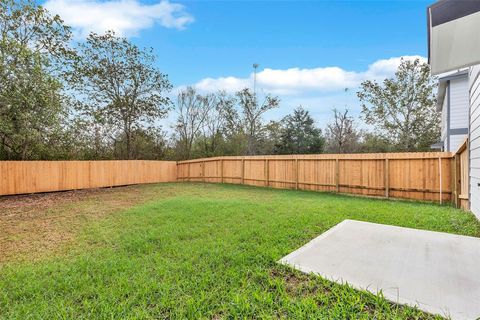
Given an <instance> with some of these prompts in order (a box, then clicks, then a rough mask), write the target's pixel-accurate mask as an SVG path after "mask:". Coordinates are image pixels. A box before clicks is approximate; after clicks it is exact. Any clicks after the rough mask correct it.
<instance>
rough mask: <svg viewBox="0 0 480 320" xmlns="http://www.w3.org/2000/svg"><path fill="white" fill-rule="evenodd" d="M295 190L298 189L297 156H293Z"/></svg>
mask: <svg viewBox="0 0 480 320" xmlns="http://www.w3.org/2000/svg"><path fill="white" fill-rule="evenodd" d="M295 190H298V158H295Z"/></svg>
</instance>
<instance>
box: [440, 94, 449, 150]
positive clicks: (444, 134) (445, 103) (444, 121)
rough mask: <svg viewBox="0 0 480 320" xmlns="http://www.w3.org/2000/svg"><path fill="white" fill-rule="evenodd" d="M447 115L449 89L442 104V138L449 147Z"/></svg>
mask: <svg viewBox="0 0 480 320" xmlns="http://www.w3.org/2000/svg"><path fill="white" fill-rule="evenodd" d="M447 116H448V90H447V92H446V93H445V99H443V105H442V135H441V140H442V141H443V144H444V146H445V147H447V143H446V139H447V129H448V126H447Z"/></svg>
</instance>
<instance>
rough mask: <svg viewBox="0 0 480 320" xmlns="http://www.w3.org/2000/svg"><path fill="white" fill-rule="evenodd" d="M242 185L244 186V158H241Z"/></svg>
mask: <svg viewBox="0 0 480 320" xmlns="http://www.w3.org/2000/svg"><path fill="white" fill-rule="evenodd" d="M242 184H245V158H242Z"/></svg>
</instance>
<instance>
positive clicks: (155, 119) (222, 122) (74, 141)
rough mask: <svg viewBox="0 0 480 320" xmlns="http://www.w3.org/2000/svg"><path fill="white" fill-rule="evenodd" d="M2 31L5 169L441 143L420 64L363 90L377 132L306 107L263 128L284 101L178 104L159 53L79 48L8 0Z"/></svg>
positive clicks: (47, 18) (29, 3)
mask: <svg viewBox="0 0 480 320" xmlns="http://www.w3.org/2000/svg"><path fill="white" fill-rule="evenodd" d="M0 21H1V23H0V36H1V39H0V160H34V159H44V160H49V159H175V160H181V159H190V158H195V157H208V156H218V155H254V154H295V153H304V154H305V153H323V152H331V153H347V152H383V151H422V150H428V149H429V146H430V145H431V144H432V143H435V142H437V140H438V139H439V133H440V115H439V113H438V112H437V111H436V109H435V103H436V101H435V95H434V94H435V86H436V83H435V80H434V79H433V78H432V77H431V76H430V69H429V66H428V65H427V64H425V63H422V62H420V61H419V60H415V61H406V60H404V61H402V62H401V65H400V66H399V68H398V70H397V72H396V74H395V76H394V77H393V78H391V79H386V80H385V81H383V82H382V83H377V82H376V81H365V82H363V83H362V84H361V86H360V87H359V89H358V92H357V96H358V98H359V101H360V103H361V107H362V117H361V119H359V120H358V121H364V122H365V123H366V124H367V125H368V127H370V128H372V130H371V131H366V130H360V129H359V125H358V124H357V123H356V120H355V119H354V118H352V117H351V116H350V115H349V114H348V110H335V109H334V110H333V112H332V121H331V122H330V123H329V124H328V125H327V126H326V128H323V130H322V129H321V128H319V127H318V126H317V125H316V124H315V121H314V120H313V119H312V117H311V115H310V114H309V112H308V111H306V110H305V109H304V108H302V107H301V106H298V107H296V108H295V109H294V111H293V112H292V114H290V115H287V116H286V117H284V118H283V119H282V120H281V121H270V122H266V121H265V120H264V118H263V117H264V114H265V113H266V112H267V111H269V110H271V109H275V108H277V107H278V106H279V103H280V100H279V98H278V97H275V96H272V95H268V94H267V95H265V96H263V97H262V98H261V99H260V98H259V97H257V96H256V95H255V94H254V93H253V92H252V91H251V90H250V89H249V88H245V89H243V90H240V91H239V92H237V93H235V94H227V93H226V92H223V91H219V92H216V93H210V94H201V93H199V92H197V91H196V90H195V88H191V87H188V88H186V89H184V90H182V91H181V92H180V93H179V94H178V97H177V98H176V99H173V101H172V99H170V98H169V96H170V94H169V93H170V91H171V89H172V85H171V84H170V82H169V80H168V77H167V75H166V74H164V73H162V72H161V71H160V70H158V67H157V63H156V59H157V57H156V55H155V54H154V52H153V50H152V49H143V48H139V47H137V46H136V45H135V44H133V43H132V42H130V41H129V40H128V39H126V38H123V37H119V36H117V35H116V34H115V33H114V32H111V31H110V32H106V33H105V34H95V33H91V34H90V35H89V36H88V37H87V39H86V40H85V41H80V42H74V41H73V39H72V32H71V28H70V27H69V26H66V25H65V24H64V22H63V20H62V19H61V17H59V16H52V15H50V14H49V13H48V12H47V11H46V10H45V9H44V8H42V7H41V6H38V5H37V4H36V2H35V1H34V0H19V1H17V0H4V1H2V2H1V3H0ZM292 107H295V106H292ZM322 107H325V106H322ZM170 112H175V114H176V116H177V121H176V123H175V124H172V130H169V131H168V132H169V133H167V131H166V130H165V128H162V127H161V126H160V125H159V124H158V123H159V120H160V119H163V118H166V117H167V115H168V114H169V113H170Z"/></svg>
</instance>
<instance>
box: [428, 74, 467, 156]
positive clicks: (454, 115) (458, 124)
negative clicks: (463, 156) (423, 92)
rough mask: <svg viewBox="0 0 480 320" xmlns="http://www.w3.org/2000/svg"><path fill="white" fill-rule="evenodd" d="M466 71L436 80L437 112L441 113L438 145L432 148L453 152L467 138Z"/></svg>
mask: <svg viewBox="0 0 480 320" xmlns="http://www.w3.org/2000/svg"><path fill="white" fill-rule="evenodd" d="M468 110H469V93H468V69H465V70H461V71H457V72H454V73H450V74H447V75H443V76H441V77H440V78H439V80H438V93H437V111H439V112H441V113H442V131H441V132H442V134H441V140H440V143H438V144H435V145H434V146H432V147H435V148H438V149H441V150H442V151H449V152H455V151H457V150H458V148H459V147H460V146H461V145H462V143H463V142H464V141H465V139H466V138H467V137H468Z"/></svg>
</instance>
